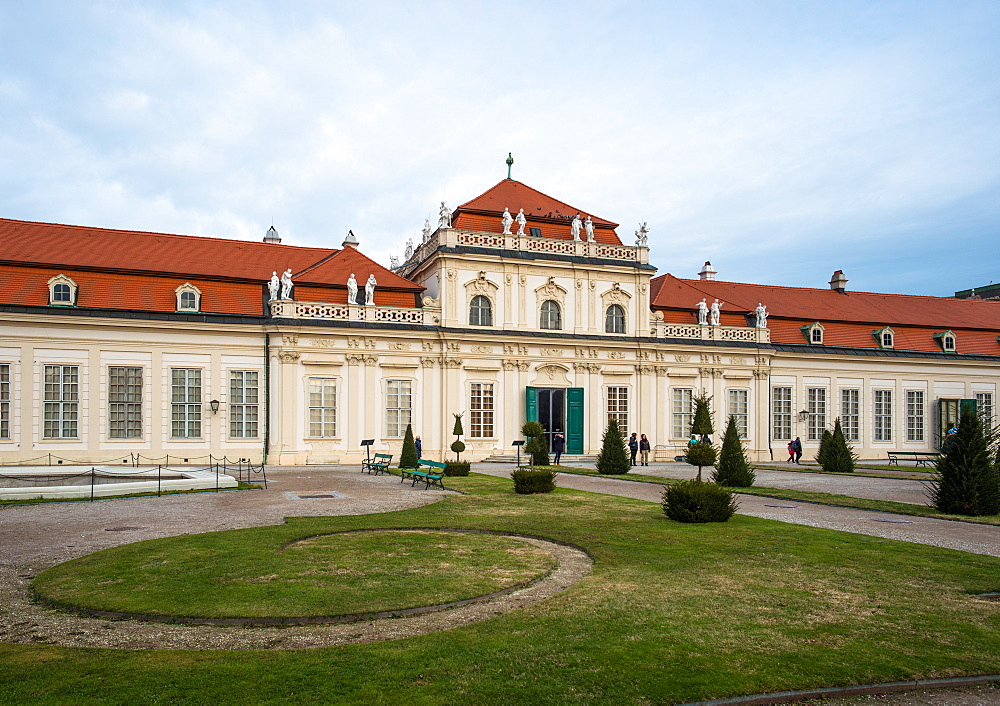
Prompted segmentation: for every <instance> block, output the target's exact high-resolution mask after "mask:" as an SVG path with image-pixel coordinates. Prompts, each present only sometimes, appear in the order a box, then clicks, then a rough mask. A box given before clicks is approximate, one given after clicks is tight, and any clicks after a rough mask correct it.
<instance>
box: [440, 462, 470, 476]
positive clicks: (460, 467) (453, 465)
mask: <svg viewBox="0 0 1000 706" xmlns="http://www.w3.org/2000/svg"><path fill="white" fill-rule="evenodd" d="M444 474H445V475H446V476H467V475H469V462H468V461H461V462H458V461H449V462H448V465H447V466H446V467H445V469H444Z"/></svg>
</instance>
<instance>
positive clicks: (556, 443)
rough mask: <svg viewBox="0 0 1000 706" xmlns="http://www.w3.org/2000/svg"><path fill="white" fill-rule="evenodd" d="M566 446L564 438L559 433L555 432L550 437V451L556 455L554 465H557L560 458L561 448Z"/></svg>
mask: <svg viewBox="0 0 1000 706" xmlns="http://www.w3.org/2000/svg"><path fill="white" fill-rule="evenodd" d="M564 448H566V439H565V437H563V435H562V434H561V433H558V432H557V433H556V435H555V436H553V437H552V453H554V454H555V455H556V459H555V465H556V466H558V465H559V459H560V458H562V453H563V449H564Z"/></svg>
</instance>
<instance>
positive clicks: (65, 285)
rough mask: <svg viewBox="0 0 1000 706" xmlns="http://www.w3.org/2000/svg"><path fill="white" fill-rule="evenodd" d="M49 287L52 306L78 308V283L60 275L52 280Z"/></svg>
mask: <svg viewBox="0 0 1000 706" xmlns="http://www.w3.org/2000/svg"><path fill="white" fill-rule="evenodd" d="M48 285H49V305H50V306H76V295H77V285H76V282H74V281H73V280H71V279H70V278H69V277H67V276H66V275H62V274H60V275H56V276H55V277H53V278H52V279H50V280H49V282H48Z"/></svg>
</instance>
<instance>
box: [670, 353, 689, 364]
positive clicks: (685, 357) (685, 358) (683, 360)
mask: <svg viewBox="0 0 1000 706" xmlns="http://www.w3.org/2000/svg"><path fill="white" fill-rule="evenodd" d="M674 360H676V361H677V362H678V363H686V362H688V361H689V360H691V356H689V355H687V354H686V353H678V354H677V355H675V356H674Z"/></svg>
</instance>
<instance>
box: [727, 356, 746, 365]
mask: <svg viewBox="0 0 1000 706" xmlns="http://www.w3.org/2000/svg"><path fill="white" fill-rule="evenodd" d="M746 362H747V359H746V358H739V357H736V356H730V357H729V364H730V365H746Z"/></svg>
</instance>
